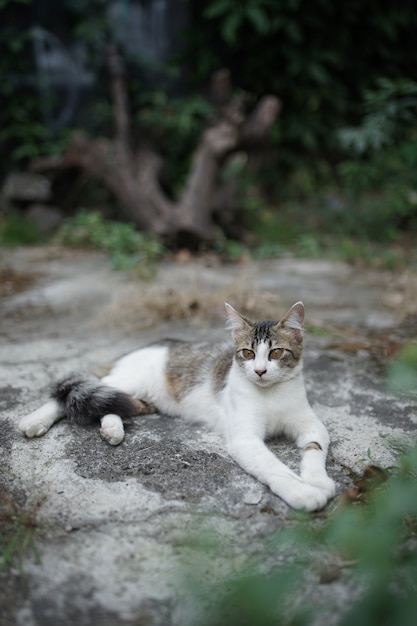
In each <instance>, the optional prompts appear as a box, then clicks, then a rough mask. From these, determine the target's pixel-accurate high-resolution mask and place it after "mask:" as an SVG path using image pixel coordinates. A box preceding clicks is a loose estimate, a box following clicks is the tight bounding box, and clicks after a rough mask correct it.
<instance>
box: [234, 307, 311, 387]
mask: <svg viewBox="0 0 417 626" xmlns="http://www.w3.org/2000/svg"><path fill="white" fill-rule="evenodd" d="M225 306H226V311H227V315H228V322H229V324H228V326H229V328H230V330H231V331H232V337H233V341H234V344H235V350H236V351H235V361H236V363H237V364H238V366H239V367H240V368H241V369H242V370H243V371H244V372H245V375H246V376H247V378H248V379H249V380H250V381H252V382H253V383H255V384H257V385H259V386H261V387H268V386H270V385H273V384H274V383H279V382H284V381H286V380H290V379H291V378H294V377H295V376H296V375H297V374H298V373H299V371H300V369H301V354H302V349H303V331H304V306H303V303H302V302H296V304H294V305H293V306H292V307H291V309H290V310H289V311H288V313H286V315H284V317H283V318H282V319H281V320H280V321H279V322H277V321H265V322H252V321H251V320H249V319H247V318H246V317H244V316H243V315H241V314H240V313H238V311H236V310H235V309H234V308H233V307H232V306H230V304H227V303H226V305H225Z"/></svg>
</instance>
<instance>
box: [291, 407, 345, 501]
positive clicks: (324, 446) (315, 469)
mask: <svg viewBox="0 0 417 626" xmlns="http://www.w3.org/2000/svg"><path fill="white" fill-rule="evenodd" d="M329 443H330V439H329V435H328V432H327V430H326V428H325V426H324V425H323V424H322V423H321V422H320V420H319V419H318V418H317V417H316V416H315V415H314V414H312V415H311V417H310V418H309V423H308V424H306V422H305V421H303V432H302V433H300V434H298V435H297V436H296V444H297V446H298V447H299V448H300V450H301V464H300V476H301V478H302V479H303V480H304V481H305V482H307V483H309V484H310V485H314V486H316V487H319V488H320V489H323V490H324V491H325V493H326V494H327V497H328V498H332V497H333V496H334V495H335V492H336V487H335V484H334V482H333V480H332V479H331V478H330V477H329V476H328V475H327V472H326V458H327V451H328V448H329Z"/></svg>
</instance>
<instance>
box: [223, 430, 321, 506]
mask: <svg viewBox="0 0 417 626" xmlns="http://www.w3.org/2000/svg"><path fill="white" fill-rule="evenodd" d="M228 449H229V453H230V455H231V456H232V457H233V459H234V460H235V461H236V462H237V463H238V464H239V465H240V466H241V467H242V468H243V469H244V470H245V471H246V472H248V474H251V475H252V476H254V477H255V478H257V479H258V480H259V481H260V482H262V483H264V484H265V485H267V486H268V487H269V488H270V489H271V491H272V492H273V493H275V494H276V495H277V496H279V497H280V498H282V499H283V500H285V502H287V504H289V505H290V506H291V507H292V508H294V509H304V510H306V511H316V510H319V509H322V508H323V507H324V506H325V504H326V502H327V500H328V496H327V492H325V491H324V490H323V489H322V488H321V487H318V486H317V487H316V486H314V485H312V484H307V483H306V482H305V481H304V480H303V479H302V478H300V477H299V476H297V474H295V472H293V471H292V470H290V469H289V468H288V467H287V466H286V465H285V464H284V463H282V462H281V461H280V460H279V459H277V458H276V456H275V455H274V454H273V453H272V452H271V451H270V450H269V449H268V448H267V446H266V445H265V443H264V442H263V441H262V439H260V438H259V437H257V436H255V435H246V436H234V437H232V438H230V439H229V442H228Z"/></svg>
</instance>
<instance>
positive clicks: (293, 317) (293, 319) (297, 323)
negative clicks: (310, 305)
mask: <svg viewBox="0 0 417 626" xmlns="http://www.w3.org/2000/svg"><path fill="white" fill-rule="evenodd" d="M279 324H280V326H282V327H283V328H290V329H291V330H294V331H295V333H296V335H297V336H298V337H299V338H300V339H301V337H302V336H303V333H304V304H303V303H302V302H296V303H295V304H293V306H292V307H291V308H290V310H289V311H288V312H287V313H286V314H285V315H284V317H283V318H282V320H281V321H280V323H279Z"/></svg>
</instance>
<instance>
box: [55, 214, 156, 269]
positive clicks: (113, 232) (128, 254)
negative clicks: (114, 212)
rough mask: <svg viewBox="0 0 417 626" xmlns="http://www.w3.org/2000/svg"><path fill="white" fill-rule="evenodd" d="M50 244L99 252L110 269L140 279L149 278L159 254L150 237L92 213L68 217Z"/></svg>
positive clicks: (154, 242)
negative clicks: (108, 258) (109, 265)
mask: <svg viewBox="0 0 417 626" xmlns="http://www.w3.org/2000/svg"><path fill="white" fill-rule="evenodd" d="M54 241H55V243H56V244H59V245H67V246H74V247H79V248H86V247H89V248H94V249H96V250H102V251H104V252H106V253H107V254H109V255H110V259H111V262H112V265H113V267H114V269H116V270H132V271H133V272H134V273H135V274H136V275H137V276H139V277H140V278H149V277H151V276H152V274H153V270H154V267H153V266H154V263H155V262H156V260H157V259H158V258H159V257H160V256H161V254H162V253H163V247H162V245H161V243H160V242H159V241H158V240H157V239H156V238H155V237H153V236H152V235H147V234H144V233H140V232H138V231H137V230H136V229H135V227H134V226H132V225H131V224H128V223H125V222H117V221H112V220H106V219H105V218H104V217H103V216H102V214H101V213H98V212H94V211H93V212H85V211H80V212H79V213H78V214H77V215H76V216H74V217H72V218H68V219H67V220H66V222H65V224H64V225H63V226H62V227H61V228H60V230H59V232H58V233H57V234H56V236H55V239H54Z"/></svg>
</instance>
